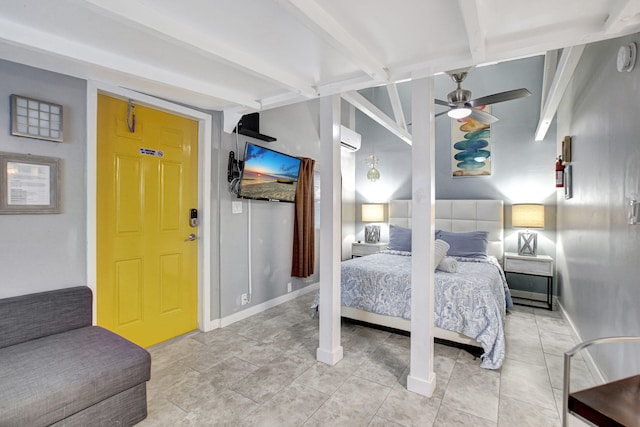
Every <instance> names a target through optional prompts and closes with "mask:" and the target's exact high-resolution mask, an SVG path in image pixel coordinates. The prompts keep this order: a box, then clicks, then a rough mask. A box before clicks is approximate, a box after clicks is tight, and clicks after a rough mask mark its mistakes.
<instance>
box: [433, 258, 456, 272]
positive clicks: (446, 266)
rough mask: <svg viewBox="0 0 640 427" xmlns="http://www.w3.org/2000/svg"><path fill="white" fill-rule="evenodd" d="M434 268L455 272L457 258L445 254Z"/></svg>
mask: <svg viewBox="0 0 640 427" xmlns="http://www.w3.org/2000/svg"><path fill="white" fill-rule="evenodd" d="M436 270H440V271H444V272H447V273H455V272H457V271H458V260H456V259H455V258H454V257H451V256H446V257H444V258H443V260H442V261H440V264H438V266H437V267H436Z"/></svg>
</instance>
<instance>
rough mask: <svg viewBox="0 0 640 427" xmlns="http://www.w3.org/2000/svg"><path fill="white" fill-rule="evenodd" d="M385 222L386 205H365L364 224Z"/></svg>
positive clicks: (363, 211)
mask: <svg viewBox="0 0 640 427" xmlns="http://www.w3.org/2000/svg"><path fill="white" fill-rule="evenodd" d="M382 221H384V204H363V205H362V222H382Z"/></svg>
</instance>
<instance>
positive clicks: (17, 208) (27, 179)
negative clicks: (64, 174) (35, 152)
mask: <svg viewBox="0 0 640 427" xmlns="http://www.w3.org/2000/svg"><path fill="white" fill-rule="evenodd" d="M60 164H61V160H60V159H58V158H55V157H43V156H32V155H30V154H14V153H2V152H0V214H5V215H6V214H50V213H60V212H61V203H60V202H61V200H60V187H61V182H60Z"/></svg>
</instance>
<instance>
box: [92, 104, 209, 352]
mask: <svg viewBox="0 0 640 427" xmlns="http://www.w3.org/2000/svg"><path fill="white" fill-rule="evenodd" d="M127 107H128V102H126V101H121V100H118V99H115V98H111V97H109V96H105V95H99V98H98V135H97V138H98V150H97V154H98V162H97V165H98V174H97V175H98V182H97V186H98V188H97V210H98V212H97V246H98V247H97V257H98V259H97V319H98V325H100V326H103V327H105V328H107V329H110V330H112V331H114V332H116V333H118V334H120V335H122V336H124V337H125V338H127V339H129V340H131V341H133V342H135V343H137V344H138V345H140V346H143V347H149V346H151V345H154V344H157V343H159V342H162V341H166V340H168V339H170V338H173V337H176V336H178V335H181V334H184V333H186V332H189V331H192V330H194V329H196V328H197V294H198V293H197V241H196V240H189V235H190V234H192V233H193V234H194V235H196V236H197V234H198V232H197V228H193V227H191V225H190V223H189V217H190V209H192V208H196V207H197V188H198V158H197V152H198V150H197V145H198V123H197V122H196V121H194V120H189V119H185V118H182V117H178V116H173V115H171V114H168V113H165V112H162V111H158V110H154V109H152V108H147V107H143V106H139V105H138V106H135V108H134V110H135V128H134V132H131V131H130V129H129V125H131V124H133V120H132V119H131V120H129V125H128V123H127V114H128V111H127Z"/></svg>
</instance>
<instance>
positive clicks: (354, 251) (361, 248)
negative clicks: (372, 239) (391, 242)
mask: <svg viewBox="0 0 640 427" xmlns="http://www.w3.org/2000/svg"><path fill="white" fill-rule="evenodd" d="M387 245H388V243H357V242H353V243H352V244H351V258H356V257H360V256H365V255H371V254H375V253H378V252H380V251H383V250H385V249H387Z"/></svg>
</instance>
